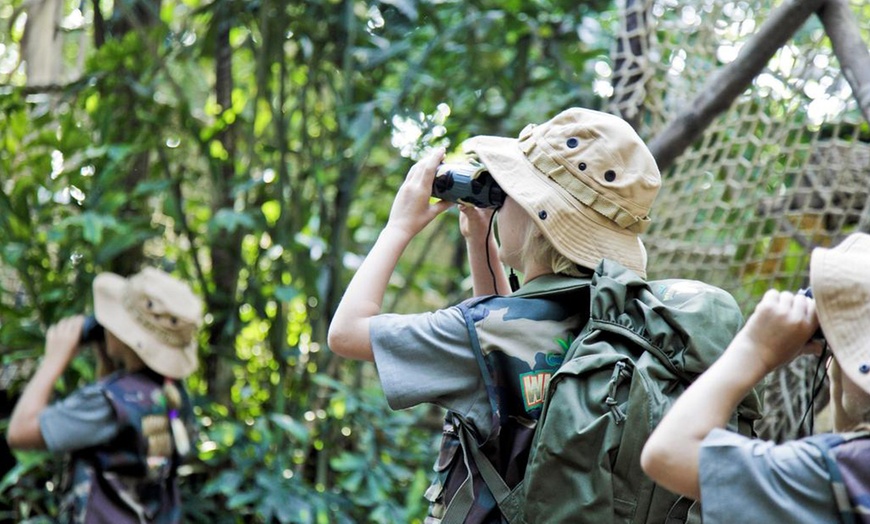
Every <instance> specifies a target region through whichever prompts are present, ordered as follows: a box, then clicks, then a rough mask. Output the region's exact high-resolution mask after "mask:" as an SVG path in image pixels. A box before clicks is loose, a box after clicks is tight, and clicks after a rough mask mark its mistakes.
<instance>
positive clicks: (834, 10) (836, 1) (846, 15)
mask: <svg viewBox="0 0 870 524" xmlns="http://www.w3.org/2000/svg"><path fill="white" fill-rule="evenodd" d="M818 15H819V19H821V21H822V25H823V26H824V27H825V33H826V34H827V35H828V38H830V39H831V45H832V46H833V48H834V54H835V55H837V60H839V61H840V67H841V68H842V70H843V76H845V77H846V81H847V82H849V85H850V86H851V87H852V93H853V94H854V96H855V100H857V101H858V107H859V108H860V109H861V113H862V114H863V115H864V119H865V120H867V121H868V122H870V50H868V49H867V44H866V43H865V42H864V40H863V39H862V38H861V30H860V29H859V28H858V23H857V21H856V20H855V13H854V12H853V11H852V8H851V7H850V6H849V2H848V1H846V0H826V1H825V4H824V5H823V6H822V8H821V9H820V10H819V13H818Z"/></svg>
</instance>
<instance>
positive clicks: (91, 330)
mask: <svg viewBox="0 0 870 524" xmlns="http://www.w3.org/2000/svg"><path fill="white" fill-rule="evenodd" d="M105 336H106V330H105V329H103V326H102V325H101V324H100V323H99V322H97V319H96V317H94V316H93V315H89V316H87V317H85V323H84V324H82V335H81V337H80V338H79V344H90V343H91V342H98V341H102V340H104V339H105Z"/></svg>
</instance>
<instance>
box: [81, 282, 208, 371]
mask: <svg viewBox="0 0 870 524" xmlns="http://www.w3.org/2000/svg"><path fill="white" fill-rule="evenodd" d="M94 316H95V317H96V318H97V321H98V322H99V323H100V324H102V325H103V327H104V328H105V329H107V330H108V331H110V332H111V333H112V334H113V335H115V337H117V338H118V339H119V340H121V341H122V342H123V343H124V344H126V345H127V346H129V347H130V349H132V350H133V351H135V352H136V354H137V355H139V357H140V358H141V359H142V361H143V362H144V363H145V365H146V366H148V367H149V368H151V369H153V370H154V371H156V372H157V373H160V374H161V375H163V376H165V377H169V378H173V379H181V378H184V377H187V376H188V375H190V374H191V373H193V372H194V371H195V370H196V368H197V366H198V364H199V363H198V359H197V354H196V351H197V340H196V335H197V332H198V330H199V327H200V326H201V325H202V301H200V299H199V297H197V296H196V295H195V294H194V293H193V291H191V289H190V287H189V286H188V285H187V284H185V283H184V282H181V281H180V280H178V279H176V278H174V277H172V276H171V275H169V274H168V273H166V272H164V271H161V270H159V269H156V268H152V267H147V268H145V269H143V270H142V271H140V272H139V273H136V274H135V275H132V276H130V277H129V278H124V277H122V276H120V275H116V274H114V273H100V274H99V275H97V277H96V278H95V279H94Z"/></svg>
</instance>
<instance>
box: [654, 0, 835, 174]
mask: <svg viewBox="0 0 870 524" xmlns="http://www.w3.org/2000/svg"><path fill="white" fill-rule="evenodd" d="M824 2H825V0H787V1H786V2H784V3H783V4H782V5H780V6H779V7H778V8H776V10H774V11H773V12H771V14H770V17H768V18H767V20H766V21H765V22H764V23H763V24H762V25H761V27H760V28H759V29H758V32H757V33H756V34H755V35H754V36H753V37H752V38H750V39H749V40H748V41H747V42H746V44H745V45H744V46H743V47H742V48H741V49H740V53H739V54H738V55H737V58H736V59H735V60H734V61H733V62H731V63H729V64H727V65H725V66H724V67H723V68H722V69H720V70H719V71H718V72H717V73H716V74H714V75H713V76H711V77H710V80H709V81H708V82H707V83H706V84H705V85H704V86H703V87H702V88H701V90H700V94H699V95H698V96H697V97H696V98H695V100H693V101H692V102H690V103H688V104H686V109H685V110H684V111H683V112H682V113H680V114H679V115H677V116H676V117H675V118H674V119H673V120H672V121H671V122H670V123H669V124H668V125H667V127H665V128H664V129H663V130H662V131H661V132H660V133H659V134H658V135H656V136H655V138H653V139H652V140H651V141H650V142H649V148H650V151H652V154H653V156H654V157H655V159H656V162H658V165H659V169H660V170H661V171H665V170H666V169H667V168H668V167H670V166H671V164H673V162H674V160H676V158H677V157H678V156H680V155H681V154H682V153H683V151H685V150H686V148H688V147H689V146H690V145H692V143H694V142H695V141H696V140H697V139H698V137H700V136H701V134H702V133H703V132H704V130H705V129H706V128H707V126H708V125H709V124H710V122H711V121H712V120H713V119H714V118H715V117H716V116H718V115H719V114H720V113H723V112H724V111H725V110H727V109H728V108H729V107H731V104H732V103H733V102H734V100H735V99H736V98H737V97H738V96H739V95H740V93H742V92H743V91H744V90H745V89H746V88H747V87H749V86H750V85H751V84H752V80H753V79H754V78H755V77H756V76H758V74H759V73H761V71H762V70H763V69H764V67H765V66H766V65H767V63H768V62H769V61H770V59H771V58H772V57H773V55H774V54H775V53H776V51H777V50H779V48H780V47H782V46H783V45H784V44H785V43H786V42H787V41H788V40H789V39H790V38H791V37H792V36H793V35H794V33H795V32H796V31H797V30H798V29H799V28H800V27H801V26H802V25H803V24H804V22H806V20H807V19H808V18H809V17H810V16H811V15H812V14H813V13H815V12H817V11H818V10H819V8H820V7H821V6H822V4H824Z"/></svg>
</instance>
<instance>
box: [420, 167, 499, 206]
mask: <svg viewBox="0 0 870 524" xmlns="http://www.w3.org/2000/svg"><path fill="white" fill-rule="evenodd" d="M432 196H434V197H436V198H440V199H441V200H447V201H448V202H455V203H457V204H467V205H471V206H474V207H480V208H485V209H498V208H500V207H501V206H502V205H503V204H504V200H505V196H506V195H505V192H504V191H503V190H502V188H501V187H499V185H498V184H497V183H496V182H495V180H494V179H493V178H492V175H491V174H490V173H489V171H487V170H486V167H484V166H483V164H480V163H477V162H469V163H462V164H441V165H440V166H438V169H437V171H436V172H435V181H434V182H433V183H432Z"/></svg>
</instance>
